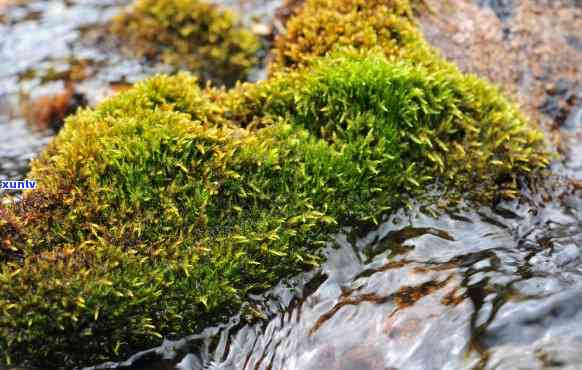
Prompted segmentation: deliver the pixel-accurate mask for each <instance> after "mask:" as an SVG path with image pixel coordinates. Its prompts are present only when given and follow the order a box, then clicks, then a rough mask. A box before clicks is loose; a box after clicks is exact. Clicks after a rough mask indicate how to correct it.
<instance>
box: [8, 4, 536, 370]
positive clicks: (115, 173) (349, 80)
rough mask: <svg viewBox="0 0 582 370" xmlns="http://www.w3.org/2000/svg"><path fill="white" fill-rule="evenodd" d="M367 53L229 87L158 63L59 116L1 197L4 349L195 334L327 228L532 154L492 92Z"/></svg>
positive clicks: (511, 187)
mask: <svg viewBox="0 0 582 370" xmlns="http://www.w3.org/2000/svg"><path fill="white" fill-rule="evenodd" d="M343 4H348V2H347V1H346V2H344V3H343ZM354 4H359V5H360V6H363V5H362V4H361V3H360V2H359V1H358V0H354ZM402 4H404V3H402ZM382 6H384V5H382ZM338 9H342V8H341V7H339V8H338ZM360 9H364V8H360ZM407 14H408V12H403V13H402V14H398V17H400V18H402V19H408V15H407ZM407 22H409V21H408V20H407ZM402 47H407V46H406V45H403V46H402ZM370 49H373V50H366V48H364V49H363V50H357V49H355V48H348V49H345V50H343V51H338V52H332V53H331V54H330V55H328V56H327V57H324V58H306V59H305V60H304V61H302V62H301V63H298V64H294V65H289V66H287V67H284V68H282V69H281V72H276V73H274V75H273V77H272V78H270V79H269V80H267V81H264V82H261V83H258V84H242V85H238V86H237V87H236V88H235V89H232V90H228V91H226V90H216V89H210V88H209V89H206V90H200V89H199V88H198V87H197V86H198V81H197V80H196V78H194V77H191V76H190V75H188V74H179V75H177V76H173V77H167V76H157V77H154V78H152V79H150V80H147V81H145V82H143V83H141V84H139V85H137V86H136V87H135V88H133V89H132V90H129V91H127V92H124V93H122V94H120V95H118V96H116V97H114V98H112V99H110V100H109V101H106V102H104V103H103V104H101V105H100V106H99V107H97V108H96V109H94V110H85V111H82V112H80V113H78V114H77V115H75V116H74V117H71V118H70V119H68V120H67V122H66V124H65V127H64V129H63V130H62V131H61V133H60V134H59V136H58V137H57V138H56V139H55V140H54V141H53V142H52V143H51V145H50V146H49V148H48V149H47V150H46V151H45V152H44V153H43V154H42V155H41V156H40V158H39V159H38V160H36V161H35V162H34V163H33V170H32V173H31V174H30V176H31V177H32V178H36V179H37V180H38V186H39V189H38V190H36V191H34V192H30V193H27V194H25V196H24V198H23V200H22V201H21V202H20V203H18V204H15V205H13V206H8V207H3V208H0V233H1V235H2V239H3V241H2V242H3V244H2V246H3V249H0V261H3V263H2V264H1V265H0V307H1V308H0V310H1V311H0V352H2V353H4V354H5V358H4V361H5V362H8V359H10V360H11V361H12V362H16V363H18V362H22V361H30V362H31V363H33V364H37V365H38V364H40V365H43V366H45V367H46V366H48V365H50V366H62V365H66V366H72V365H76V366H80V365H85V364H91V363H95V362H98V361H102V360H112V359H119V358H120V357H124V356H126V355H127V354H128V353H131V352H132V351H137V350H140V349H143V348H146V347H147V346H151V345H154V344H157V343H160V341H161V337H162V336H180V335H184V334H187V333H191V332H194V331H197V330H199V329H200V328H202V327H204V326H205V325H208V324H209V323H213V322H216V321H220V320H221V319H224V318H225V317H226V316H227V315H228V314H231V313H232V312H234V311H236V310H237V309H238V308H240V305H241V303H242V302H244V301H245V300H246V298H247V295H248V294H249V293H251V292H253V293H254V292H259V291H264V290H265V289H267V288H268V287H270V286H273V284H275V283H276V282H277V281H279V280H280V279H281V278H283V277H286V276H289V275H291V274H294V273H297V272H299V271H302V270H303V269H305V268H309V267H311V266H313V265H315V264H317V263H318V262H319V261H320V256H319V255H318V252H319V251H320V249H321V246H322V245H324V244H325V242H326V241H328V237H329V235H330V234H331V233H333V232H336V231H338V228H339V227H340V226H342V225H351V224H353V223H359V222H377V221H379V220H380V219H381V217H382V216H383V215H386V214H387V213H388V212H390V210H391V209H394V208H395V207H398V206H400V205H402V203H403V201H404V200H405V199H406V197H410V196H421V195H422V194H423V193H424V189H425V188H426V187H427V186H428V185H431V184H434V183H440V184H442V185H445V187H446V188H447V189H448V190H449V191H450V192H452V193H454V192H457V193H461V192H465V191H468V193H467V195H468V196H471V195H473V196H474V197H475V198H478V199H480V200H482V201H483V200H484V201H487V200H490V199H492V197H493V196H494V194H495V193H498V192H502V193H505V194H506V195H508V196H511V195H513V194H514V193H515V190H516V185H515V181H516V178H517V177H518V176H527V175H529V174H530V173H532V172H534V173H535V172H536V171H537V170H538V169H540V168H543V167H544V166H545V165H546V164H547V155H546V153H545V151H544V148H543V140H542V135H541V133H540V132H538V131H537V130H535V129H534V128H531V127H530V126H528V124H527V122H526V121H525V120H524V119H523V117H522V116H521V115H520V113H519V111H518V110H517V109H516V108H515V106H514V105H512V104H510V103H508V102H507V101H506V100H505V99H504V98H503V97H502V96H501V95H500V94H499V92H498V91H497V90H496V89H495V88H493V87H491V86H490V85H488V84H487V83H485V82H483V81H481V80H479V79H477V78H476V77H473V76H464V75H462V74H460V73H459V72H458V71H457V70H456V69H455V68H454V67H452V66H450V65H448V64H446V62H445V61H442V60H440V59H438V58H437V57H436V56H434V55H433V60H434V61H436V62H435V63H427V64H422V63H417V61H416V60H415V59H414V58H412V59H408V58H403V57H402V58H400V57H399V58H400V60H398V61H395V57H394V56H390V55H388V56H387V55H386V49H385V48H384V47H382V46H381V47H379V48H373V47H370ZM427 50H428V51H430V49H427ZM428 51H427V52H428ZM431 55H432V54H431ZM439 64H442V65H443V66H444V67H443V68H438V65H439ZM289 67H291V68H289Z"/></svg>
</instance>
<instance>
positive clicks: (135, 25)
mask: <svg viewBox="0 0 582 370" xmlns="http://www.w3.org/2000/svg"><path fill="white" fill-rule="evenodd" d="M111 29H112V31H113V32H114V33H115V34H117V35H118V36H119V37H120V39H121V40H122V41H123V42H124V44H125V46H126V48H128V49H129V50H131V51H132V52H133V53H134V54H136V55H138V56H140V57H146V58H148V59H152V60H159V61H161V62H163V63H166V64H169V65H172V66H175V67H176V68H178V69H186V70H189V71H191V72H194V73H196V74H198V75H199V76H200V77H201V78H202V80H212V81H216V82H219V83H225V84H227V85H232V84H234V83H235V82H236V81H239V80H245V79H246V77H247V74H248V72H249V70H250V69H251V68H252V67H253V66H254V65H255V64H256V62H257V51H258V49H259V47H260V42H259V40H258V38H257V37H256V36H255V35H253V34H252V32H250V31H249V30H247V29H245V28H244V27H243V26H242V25H241V23H240V21H239V20H238V18H237V17H236V15H235V14H234V13H233V12H232V11H230V10H227V9H224V8H221V7H219V6H217V5H213V4H209V3H205V2H202V1H198V0H135V2H134V3H133V5H132V6H131V7H130V8H129V9H128V10H126V11H125V12H123V13H122V14H120V15H119V16H118V17H117V18H116V19H114V21H113V23H112V27H111Z"/></svg>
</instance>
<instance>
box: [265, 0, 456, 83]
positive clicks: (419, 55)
mask: <svg viewBox="0 0 582 370" xmlns="http://www.w3.org/2000/svg"><path fill="white" fill-rule="evenodd" d="M412 13H413V11H412V7H411V2H410V0H306V1H305V4H304V5H303V7H302V8H301V10H300V11H299V13H298V14H297V16H295V17H293V18H291V19H290V20H289V22H288V23H287V33H285V34H283V35H280V36H279V37H278V38H277V40H276V43H275V48H274V50H273V52H272V61H271V65H270V68H269V69H270V72H271V74H273V73H274V72H276V71H281V70H284V69H286V68H293V67H297V66H302V65H305V64H306V63H308V62H309V61H310V60H312V59H314V58H317V57H321V56H324V55H326V54H328V53H330V52H332V51H334V50H337V49H341V48H343V47H352V48H356V49H363V50H369V49H373V48H380V49H381V50H382V52H383V53H384V54H385V55H386V57H387V58H388V59H390V60H409V61H411V62H414V63H415V64H421V65H424V66H430V67H435V68H439V69H443V68H453V67H452V66H450V65H449V64H448V63H446V62H445V61H444V60H442V59H441V58H439V57H438V56H437V55H436V53H435V52H434V50H433V49H432V48H431V47H430V46H429V45H428V43H427V42H426V41H425V40H424V38H423V37H422V34H421V32H420V30H419V29H418V28H417V27H416V24H415V23H414V20H413V16H412Z"/></svg>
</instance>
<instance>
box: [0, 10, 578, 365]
mask: <svg viewBox="0 0 582 370" xmlns="http://www.w3.org/2000/svg"><path fill="white" fill-rule="evenodd" d="M452 1H453V2H458V3H463V4H464V5H463V7H464V8H463V9H464V11H466V12H467V13H459V14H457V15H456V16H457V17H458V18H454V17H455V16H454V15H448V16H447V15H445V16H443V17H444V18H446V17H449V18H448V21H450V22H453V23H454V26H455V27H458V29H460V30H464V32H463V35H461V36H458V37H457V38H456V39H455V38H454V37H453V38H452V39H453V41H454V42H455V43H456V44H455V43H453V44H451V43H450V41H449V40H448V39H446V38H444V37H443V35H442V34H441V33H440V32H444V31H443V30H446V29H449V28H448V27H449V26H450V24H447V19H444V20H443V19H440V18H439V19H436V20H435V19H434V18H433V19H429V18H426V19H424V20H423V19H422V18H421V26H422V27H421V28H422V30H423V32H425V34H426V35H427V39H428V40H429V41H430V42H432V43H433V44H434V45H435V46H436V47H439V48H441V49H442V50H443V54H444V55H445V56H446V57H447V58H449V59H452V60H455V59H458V60H459V61H460V62H459V64H460V67H461V68H462V69H465V70H467V71H471V72H475V73H480V74H482V75H486V76H489V75H491V76H489V77H491V79H493V80H494V81H495V78H498V79H499V80H498V81H496V82H498V83H499V84H500V85H501V86H504V84H507V85H508V86H510V87H508V90H510V91H511V93H513V94H515V96H516V98H517V100H518V101H519V102H520V104H522V106H523V107H524V110H525V111H526V112H528V113H531V114H532V115H533V116H535V117H536V119H538V120H539V121H540V122H541V124H542V126H543V128H544V130H545V131H546V133H547V134H548V137H552V138H557V139H556V140H552V142H553V143H554V145H555V148H556V151H557V152H558V153H559V154H560V157H559V158H556V160H555V161H554V163H553V164H552V171H553V172H554V174H555V175H554V176H552V177H551V178H549V179H548V180H547V182H546V183H544V184H529V185H528V186H524V187H523V196H522V197H521V198H520V199H519V200H514V201H510V202H500V203H499V204H496V205H494V206H491V207H481V208H479V209H475V208H474V207H471V206H469V205H467V204H464V205H461V206H460V207H458V209H454V210H452V209H449V210H447V211H444V212H440V211H438V210H435V208H434V207H432V206H429V205H424V204H415V205H414V206H413V207H412V208H411V209H407V210H400V211H398V212H397V213H395V214H393V215H391V216H390V217H388V218H387V219H385V220H383V222H382V223H381V224H380V225H379V226H378V227H377V228H376V229H375V230H372V231H369V232H367V233H363V234H361V235H359V234H358V233H357V232H356V231H355V230H352V229H350V228H346V229H345V230H344V232H342V233H340V234H338V235H336V236H334V238H333V242H330V243H329V245H328V246H327V249H326V251H325V254H326V256H327V260H326V262H325V263H324V264H323V265H322V266H321V267H320V268H318V269H316V270H314V271H311V272H308V273H305V274H302V275H299V276H296V277H295V278H293V279H290V280H289V281H284V282H281V283H280V284H279V285H278V286H277V287H275V288H273V289H271V290H269V291H268V292H266V293H265V294H263V295H260V296H253V297H251V300H250V303H249V304H248V306H247V307H245V309H243V310H241V313H240V314H238V315H236V316H234V317H232V318H231V320H230V321H229V322H227V323H224V324H223V325H219V326H215V327H210V328H207V329H206V330H204V331H203V332H201V333H193V334H192V335H190V336H188V337H185V338H182V339H179V340H165V341H164V343H163V345H162V346H160V347H158V348H153V349H150V350H147V351H144V352H140V353H137V354H135V355H133V356H132V357H131V358H129V359H127V360H126V361H123V362H120V363H106V364H100V365H96V366H95V367H92V368H88V369H87V370H89V369H91V370H93V369H144V370H158V369H159V370H161V369H166V370H170V369H181V370H187V369H188V370H201V369H208V370H210V369H216V370H218V369H224V370H226V369H229V370H239V369H249V370H250V369H256V370H259V369H261V370H262V369H265V370H266V369H270V370H318V369H329V370H334V369H337V370H388V369H429V370H432V369H435V370H436V369H451V370H452V369H582V253H581V248H582V196H581V195H582V146H581V145H580V142H582V141H581V140H582V78H581V77H580V76H581V73H580V71H578V69H577V68H579V67H578V66H579V65H580V64H582V63H580V61H581V60H582V41H581V40H582V34H581V31H580V30H581V29H582V28H577V25H579V24H580V22H581V21H582V16H580V15H581V14H582V4H581V3H580V2H579V1H577V0H572V1H556V2H555V3H554V5H552V6H553V7H552V6H547V7H546V5H547V4H546V3H547V1H543V0H529V1H528V0H523V1H518V0H508V1H502V0H497V1H494V0H487V1H484V0H474V1H473V2H468V1H464V0H452ZM431 2H432V3H434V4H437V3H438V2H435V1H430V0H429V1H428V3H429V4H430V3H431ZM10 3H12V4H10ZM557 3H560V4H561V5H559V6H556V5H555V4H557ZM126 4H127V1H125V0H50V1H39V0H36V1H35V0H29V1H26V0H8V3H5V2H3V1H1V0H0V180H4V179H14V180H16V179H21V178H24V176H25V175H26V173H27V171H28V167H29V161H30V159H31V158H34V156H35V155H36V154H37V153H38V152H39V151H40V150H42V148H43V147H44V146H45V145H46V144H47V143H48V142H49V141H50V138H51V136H53V135H54V133H55V131H56V130H58V127H51V126H52V125H51V124H50V122H49V124H47V122H46V119H45V118H46V117H44V116H43V111H42V109H41V108H38V107H37V104H38V102H43V101H45V102H46V100H43V97H46V96H55V95H57V96H58V95H59V94H66V93H67V91H69V90H70V89H71V88H72V89H74V93H75V94H77V95H76V96H78V97H79V99H78V100H79V101H78V102H76V103H79V104H78V105H85V104H88V105H94V104H96V103H97V102H98V101H100V100H101V99H103V98H104V97H106V96H109V95H111V94H112V93H114V92H115V91H116V90H117V89H119V88H123V86H126V85H128V84H131V83H133V82H136V81H139V80H141V79H143V78H144V77H146V76H148V75H151V74H154V73H157V72H167V71H168V67H167V66H163V65H149V64H147V63H144V62H143V61H141V60H131V59H128V58H127V56H124V55H122V54H121V53H119V52H118V51H117V49H116V46H115V43H114V41H112V40H110V39H109V38H107V37H104V36H103V35H102V33H100V32H99V27H100V25H103V24H104V23H106V22H107V21H108V20H109V19H111V17H112V16H114V15H115V14H116V12H117V11H119V9H120V8H121V7H123V6H125V5H126ZM223 4H226V5H229V6H232V7H234V8H235V9H237V10H238V11H240V12H241V13H242V14H244V19H245V22H250V23H252V22H260V23H261V24H270V23H271V22H272V21H273V14H274V12H275V9H276V8H277V7H278V6H279V5H280V1H269V0H264V1H259V0H255V1H244V0H240V1H235V0H229V1H225V2H223ZM524 4H525V5H524ZM528 4H529V5H528ZM435 6H436V5H435ZM528 6H529V8H528ZM560 6H562V8H560ZM546 8H547V9H546ZM532 9H533V10H532ZM539 9H544V11H541V12H540V11H539ZM530 11H531V14H535V16H530ZM576 12H577V13H576ZM463 14H471V15H472V16H474V17H478V18H471V17H468V18H467V17H465V19H468V21H467V22H468V23H462V21H461V19H463ZM557 15H559V16H560V17H564V18H563V19H564V21H563V22H561V19H555V18H556V17H557ZM532 17H533V18H532ZM535 17H538V18H535ZM471 19H479V20H480V23H479V22H475V24H473V23H471V21H470V20H471ZM537 21H540V23H539V24H542V23H541V22H542V21H544V22H547V23H545V24H549V25H550V26H548V28H545V29H540V30H538V31H536V32H537V33H536V34H535V35H536V37H538V36H539V38H534V40H537V41H535V42H534V41H531V44H532V45H533V44H535V45H533V46H532V45H526V44H525V43H524V42H523V39H521V38H520V37H525V36H523V35H528V32H530V30H529V29H528V26H529V25H528V22H532V23H533V24H534V25H535V24H537V23H536V22H537ZM487 22H490V23H487ZM479 24H490V25H491V27H490V28H489V29H490V30H493V31H491V32H493V33H495V32H498V33H495V34H491V35H490V39H487V40H488V41H487V43H488V45H493V44H494V41H495V42H499V44H500V45H503V46H502V47H504V48H506V49H504V50H503V53H507V54H503V55H507V57H508V58H516V59H515V60H518V61H520V63H514V64H515V65H518V66H517V67H512V69H511V70H508V71H503V73H496V71H495V70H494V69H493V68H505V67H504V65H503V63H499V62H497V63H496V64H495V65H492V63H486V64H487V66H485V67H482V66H479V65H478V63H477V62H474V60H482V61H483V60H486V59H483V58H482V56H481V55H480V54H475V55H471V54H470V53H471V52H472V50H471V49H470V48H469V47H467V48H461V46H460V45H463V43H468V45H474V44H475V43H476V41H475V40H476V39H475V38H473V37H472V34H471V32H474V33H476V34H479V35H481V34H480V33H479V32H480V31H479V28H478V27H479ZM551 25H556V26H555V28H552V27H551ZM458 29H457V31H458ZM576 30H577V32H576ZM465 31H466V32H465ZM548 32H549V33H551V35H550V36H546V35H545V33H548ZM455 37H456V36H455ZM528 37H529V36H528ZM554 38H559V42H560V44H559V45H558V46H560V47H556V48H555V50H550V51H547V50H546V49H544V48H543V47H544V46H547V45H557V44H556V42H558V41H555V39H554ZM449 39H450V38H449ZM529 39H530V38H528V40H529ZM447 46H448V47H449V48H450V49H449V50H447ZM528 47H529V48H530V49H528ZM514 49H515V50H519V51H518V52H516V51H515V50H514ZM479 50H480V52H482V51H483V49H479ZM528 50H535V52H533V51H532V52H529V51H528ZM540 50H541V51H540ZM537 53H547V55H548V56H547V58H538V57H537V55H538V54H537ZM552 53H558V54H552ZM559 53H563V54H561V55H564V56H563V57H556V55H560V54H559ZM544 55H546V54H544ZM471 58H473V59H471ZM528 58H529V59H528ZM531 60H535V61H536V63H539V65H541V67H540V68H539V70H538V69H537V68H538V67H537V66H538V64H535V65H534V64H532V63H530V62H531ZM463 61H464V62H466V64H467V65H466V66H463V63H462V62H463ZM472 61H473V62H472ZM484 63H485V62H484ZM544 63H547V65H544ZM576 63H577V65H576ZM512 65H513V64H512ZM552 66H553V67H552ZM552 68H554V69H552ZM263 76H264V70H261V69H260V68H258V69H257V71H255V73H254V74H253V76H251V79H253V80H256V79H260V78H262V77H263ZM71 86H73V87H71ZM68 89H69V90H68ZM81 100H82V102H81ZM81 103H82V104H81ZM51 104H52V103H51ZM45 116H46V115H45ZM39 117H40V118H39ZM38 121H41V122H38ZM435 191H436V190H435ZM248 312H254V313H255V315H254V316H253V317H254V318H253V319H252V320H251V319H249V318H248V317H247V316H246V315H247V314H248ZM249 321H250V323H249Z"/></svg>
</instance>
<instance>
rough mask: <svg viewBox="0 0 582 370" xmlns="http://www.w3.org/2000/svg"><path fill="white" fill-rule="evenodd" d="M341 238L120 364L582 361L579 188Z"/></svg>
mask: <svg viewBox="0 0 582 370" xmlns="http://www.w3.org/2000/svg"><path fill="white" fill-rule="evenodd" d="M544 194H545V195H544V196H543V197H542V196H540V195H539V194H538V195H536V196H533V195H532V196H531V197H530V198H529V200H527V201H526V200H522V201H513V202H506V203H501V204H499V205H497V206H496V207H495V208H493V209H492V208H486V207H484V208H481V209H479V210H474V209H470V208H466V209H463V208H462V207H461V209H459V210H456V211H449V212H446V213H444V214H441V215H436V216H435V215H433V213H432V212H430V208H423V207H421V206H416V207H414V208H413V209H411V210H408V211H404V210H402V211H400V212H398V213H397V214H395V215H393V216H391V217H390V218H389V219H388V220H386V221H385V222H384V223H382V224H381V225H380V226H379V227H378V228H377V230H374V231H372V232H370V233H368V234H366V235H365V236H363V237H360V238H357V237H354V235H353V234H354V233H353V232H352V233H344V234H340V235H338V236H337V237H336V238H335V241H334V242H333V243H331V244H330V246H329V248H328V250H327V251H326V254H327V256H328V259H327V262H325V264H324V265H323V266H322V267H321V268H320V269H318V270H317V271H314V272H311V273H309V274H305V275H302V276H299V277H297V278H296V279H295V280H293V281H292V282H287V283H284V284H281V285H280V286H278V287H277V288H275V289H273V290H272V291H270V292H269V293H267V294H266V295H264V296H262V297H256V299H255V300H254V302H253V303H252V306H253V309H254V310H256V311H259V312H260V313H261V314H260V315H259V316H263V317H264V318H263V319H260V320H259V321H258V322H257V323H254V324H252V325H250V324H246V325H242V324H240V319H241V317H240V316H238V317H235V318H233V320H232V322H231V323H229V324H227V325H224V326H222V327H216V328H211V329H208V330H207V331H205V332H204V333H202V334H200V335H194V336H191V337H188V338H184V339H182V340H180V341H176V342H171V341H167V342H165V343H164V345H163V346H162V347H160V348H156V349H153V350H150V351H146V352H143V353H140V354H137V355H135V356H134V357H132V358H131V359H129V360H128V361H126V362H124V363H120V364H115V365H113V366H112V364H105V365H102V366H101V367H97V368H113V367H114V368H120V369H152V370H153V369H192V370H199V369H216V370H218V369H223V370H227V369H228V370H234V369H273V370H275V369H285V370H317V369H329V370H332V369H338V370H340V369H341V370H348V369H351V370H385V369H518V368H524V369H541V368H571V369H576V368H577V369H579V368H580V366H581V365H582V254H581V253H580V248H581V247H582V197H580V195H581V194H580V192H578V193H576V192H573V191H565V190H564V189H562V190H560V191H559V192H555V191H554V192H550V193H547V194H546V193H544Z"/></svg>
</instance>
